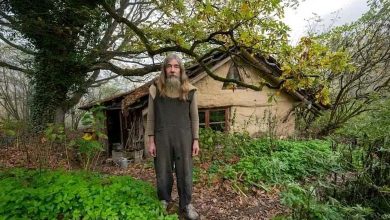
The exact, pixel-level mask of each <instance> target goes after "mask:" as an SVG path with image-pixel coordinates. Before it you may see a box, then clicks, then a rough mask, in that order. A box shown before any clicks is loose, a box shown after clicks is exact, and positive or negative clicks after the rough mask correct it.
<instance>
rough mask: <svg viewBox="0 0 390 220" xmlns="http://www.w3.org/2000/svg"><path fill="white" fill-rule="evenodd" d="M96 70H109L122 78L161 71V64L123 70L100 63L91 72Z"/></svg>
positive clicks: (106, 63)
mask: <svg viewBox="0 0 390 220" xmlns="http://www.w3.org/2000/svg"><path fill="white" fill-rule="evenodd" d="M97 69H104V70H110V71H112V72H114V73H116V74H118V75H122V76H144V75H146V74H148V73H151V72H155V71H159V70H160V69H161V64H151V65H147V66H144V67H141V68H132V69H124V68H121V67H118V66H116V65H114V64H112V63H109V62H101V63H98V64H96V65H94V66H93V67H92V69H91V70H97Z"/></svg>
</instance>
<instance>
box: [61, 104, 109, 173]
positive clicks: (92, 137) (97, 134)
mask: <svg viewBox="0 0 390 220" xmlns="http://www.w3.org/2000/svg"><path fill="white" fill-rule="evenodd" d="M104 108H105V107H104V106H95V107H93V108H91V109H90V110H89V111H88V112H86V113H85V114H84V115H83V117H82V118H81V123H82V124H83V125H84V126H88V127H89V129H90V132H89V133H86V134H85V135H84V136H83V137H79V138H77V139H75V140H72V141H71V142H70V144H69V145H70V146H71V147H74V148H76V149H77V150H78V152H79V153H80V155H81V158H82V163H83V167H84V169H85V170H88V169H90V168H91V165H92V164H91V163H92V161H93V159H94V158H96V160H97V158H98V157H99V155H100V152H102V151H103V144H102V142H101V141H102V139H107V135H106V134H104V133H103V129H104V122H105V118H106V117H105V114H104Z"/></svg>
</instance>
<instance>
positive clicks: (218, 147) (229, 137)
mask: <svg viewBox="0 0 390 220" xmlns="http://www.w3.org/2000/svg"><path fill="white" fill-rule="evenodd" d="M199 136H200V138H199V141H200V143H199V144H200V146H201V148H202V153H201V154H200V161H201V162H206V161H215V160H220V161H229V160H232V159H234V157H235V156H237V153H238V151H239V150H240V149H243V148H245V145H246V144H247V143H248V142H249V141H250V139H251V138H250V136H249V135H248V134H247V133H243V134H241V133H234V134H227V133H223V132H220V131H213V130H212V129H210V128H206V129H203V128H202V129H200V132H199Z"/></svg>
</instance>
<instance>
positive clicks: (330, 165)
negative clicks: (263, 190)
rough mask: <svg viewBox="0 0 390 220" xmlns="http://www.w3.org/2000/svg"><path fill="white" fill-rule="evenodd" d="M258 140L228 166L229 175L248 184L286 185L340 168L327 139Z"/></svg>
mask: <svg viewBox="0 0 390 220" xmlns="http://www.w3.org/2000/svg"><path fill="white" fill-rule="evenodd" d="M274 145H275V146H273V147H270V143H269V141H268V140H266V139H260V140H255V141H253V142H251V143H250V144H249V145H248V146H246V148H244V149H242V150H241V159H240V161H239V162H238V163H236V164H233V165H231V166H228V167H227V170H226V176H227V177H228V178H230V179H233V180H240V181H243V182H244V183H246V184H256V183H259V182H260V181H261V182H264V183H270V184H275V183H276V184H283V183H286V182H292V181H298V180H302V179H304V178H305V177H310V176H318V175H327V174H328V173H329V172H330V171H332V170H337V169H339V166H338V164H337V159H338V154H336V153H334V152H332V150H331V148H330V144H329V142H327V141H319V140H311V141H293V140H275V141H274Z"/></svg>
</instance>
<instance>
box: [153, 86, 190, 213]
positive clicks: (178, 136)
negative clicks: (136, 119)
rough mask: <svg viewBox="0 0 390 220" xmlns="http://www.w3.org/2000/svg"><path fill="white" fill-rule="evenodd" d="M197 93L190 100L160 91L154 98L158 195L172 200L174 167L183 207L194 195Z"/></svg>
mask: <svg viewBox="0 0 390 220" xmlns="http://www.w3.org/2000/svg"><path fill="white" fill-rule="evenodd" d="M194 92H195V90H191V91H190V92H189V94H188V100H187V101H181V100H179V98H170V97H162V96H160V95H159V92H158V90H157V94H156V97H155V99H154V114H155V125H154V138H155V143H156V153H157V156H156V157H155V159H154V167H155V171H156V177H157V195H158V198H159V199H160V200H165V201H168V202H169V201H171V192H172V186H173V175H172V173H173V170H174V171H175V173H176V180H177V189H178V193H179V199H180V202H179V206H180V208H184V207H185V206H186V205H188V204H189V203H190V202H191V195H192V143H193V136H192V129H191V118H190V104H191V101H192V98H193V95H194Z"/></svg>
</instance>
